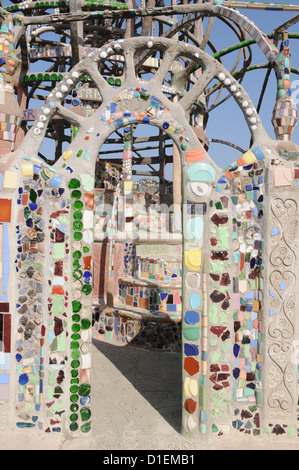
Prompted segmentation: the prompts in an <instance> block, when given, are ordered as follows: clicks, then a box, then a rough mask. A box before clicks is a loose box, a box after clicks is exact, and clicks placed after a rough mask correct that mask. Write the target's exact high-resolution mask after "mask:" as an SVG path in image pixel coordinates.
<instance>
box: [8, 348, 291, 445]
mask: <svg viewBox="0 0 299 470" xmlns="http://www.w3.org/2000/svg"><path fill="white" fill-rule="evenodd" d="M92 353H93V365H92V375H93V376H92V383H93V388H92V390H93V391H92V411H93V415H92V416H93V425H92V426H93V428H92V429H93V430H92V434H89V435H86V436H83V437H78V438H74V437H73V436H71V435H69V436H65V435H54V433H52V434H45V433H41V434H40V435H39V437H38V438H36V434H34V433H32V431H30V430H19V431H18V432H14V433H9V432H8V433H7V432H6V433H5V434H4V433H1V432H0V449H1V450H4V449H7V450H11V449H18V450H25V449H28V450H103V451H104V450H120V451H121V450H123V451H125V450H136V451H137V450H148V451H151V450H152V451H154V450H168V451H171V450H186V451H192V450H194V451H198V450H221V449H224V450H241V449H244V450H245V449H246V450H249V449H252V450H255V449H260V450H266V449H285V450H288V449H289V450H292V449H294V442H293V444H292V443H290V442H289V441H288V440H287V439H284V438H281V437H279V438H275V437H274V438H271V439H268V440H266V439H264V438H262V439H261V438H257V437H255V438H254V437H250V436H243V435H240V436H238V434H237V433H236V434H235V436H234V439H232V437H231V438H230V439H224V438H217V437H216V438H215V439H214V440H213V442H208V441H201V442H200V441H188V440H186V439H185V438H184V437H183V436H182V435H181V434H180V426H181V356H180V354H178V353H165V352H164V353H163V352H157V351H154V352H150V351H144V350H140V349H139V350H138V349H134V348H131V347H126V346H124V347H120V346H115V345H112V344H110V343H104V342H101V341H99V340H97V339H94V340H93V351H92ZM296 448H298V449H299V443H298V446H296Z"/></svg>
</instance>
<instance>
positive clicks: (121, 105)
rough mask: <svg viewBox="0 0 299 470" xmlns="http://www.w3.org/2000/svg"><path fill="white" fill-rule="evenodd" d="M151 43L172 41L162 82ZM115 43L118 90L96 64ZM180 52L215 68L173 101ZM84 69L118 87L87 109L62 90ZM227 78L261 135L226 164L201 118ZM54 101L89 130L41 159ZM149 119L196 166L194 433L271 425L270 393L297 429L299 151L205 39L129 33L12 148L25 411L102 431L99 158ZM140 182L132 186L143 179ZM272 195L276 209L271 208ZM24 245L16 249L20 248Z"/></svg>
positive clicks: (30, 419) (17, 324)
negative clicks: (94, 394)
mask: <svg viewBox="0 0 299 470" xmlns="http://www.w3.org/2000/svg"><path fill="white" fill-rule="evenodd" d="M152 48H155V49H158V50H159V51H161V54H162V55H163V62H162V65H161V67H160V68H159V69H158V70H157V72H156V74H155V75H154V76H153V78H152V79H151V80H150V81H148V82H146V83H144V82H140V81H139V79H138V77H136V75H135V72H134V55H135V54H136V52H140V51H144V50H145V49H152ZM115 54H117V55H122V56H123V58H124V63H125V66H124V71H125V80H124V83H123V85H122V87H121V88H119V89H117V90H116V89H114V88H112V87H111V86H110V85H109V84H108V83H107V82H106V81H105V80H104V79H103V77H102V76H101V75H100V74H99V72H98V68H97V64H98V63H99V62H100V61H105V60H107V59H109V57H110V56H112V55H115ZM180 56H184V57H188V58H189V59H191V60H193V61H194V63H195V64H199V65H200V66H202V68H203V73H202V75H201V77H200V78H199V79H198V81H197V82H196V83H195V84H194V86H193V87H192V88H191V89H190V90H189V91H188V92H187V93H186V94H185V95H184V96H182V97H181V99H180V100H179V101H178V102H177V103H172V102H171V101H169V100H168V99H167V96H166V94H165V93H164V92H163V91H162V90H163V79H164V77H165V75H166V74H167V73H168V71H169V68H170V66H171V64H172V63H173V62H174V61H175V60H176V59H178V58H179V57H180ZM84 74H88V75H89V76H90V77H91V79H92V80H93V81H94V83H95V84H96V86H97V87H98V89H99V91H100V93H101V95H102V97H103V103H102V105H101V107H100V108H99V109H98V110H97V111H96V112H95V113H94V114H93V115H92V116H91V117H90V118H88V119H87V118H83V117H80V116H78V115H75V114H74V113H72V112H70V111H69V110H68V109H67V108H64V107H63V106H62V104H61V102H62V100H63V99H64V98H65V96H66V95H67V94H68V93H69V92H70V90H72V89H73V87H74V86H75V85H76V83H78V81H79V79H80V78H81V77H82V75H84ZM214 78H216V79H217V80H219V81H220V82H221V83H223V85H224V86H225V87H227V88H228V89H229V91H230V92H231V93H232V95H233V96H234V98H235V100H236V103H237V104H238V106H239V107H240V109H241V111H242V113H243V115H244V118H245V119H246V122H247V124H248V127H249V129H250V132H251V135H252V141H253V145H252V148H251V149H250V150H249V151H248V152H246V153H245V154H244V155H243V157H242V158H240V159H238V160H237V161H236V162H233V163H232V165H231V166H230V167H229V168H227V169H226V170H224V171H223V170H220V169H219V168H218V167H217V166H216V165H215V164H214V163H213V161H212V159H211V158H210V156H209V155H208V154H207V152H206V151H205V150H204V149H203V148H202V147H201V145H200V144H199V141H198V139H197V137H196V136H195V134H194V133H193V130H192V128H191V127H190V126H189V124H188V121H187V117H186V114H187V112H188V110H190V108H191V106H192V104H193V102H194V101H195V100H196V99H197V98H198V97H199V96H200V95H201V93H202V92H203V90H204V88H205V86H206V85H207V84H208V83H209V82H210V81H211V80H212V79H214ZM55 114H58V115H59V116H61V117H63V118H64V119H67V120H68V121H69V122H71V123H74V125H76V127H78V133H77V135H76V137H75V139H74V140H73V142H72V143H71V145H70V146H69V148H68V149H67V150H66V151H65V152H64V153H63V155H62V157H61V158H60V160H59V161H57V163H55V164H54V165H53V166H49V165H47V164H46V163H45V162H43V161H42V160H41V159H40V158H38V150H39V148H40V146H41V144H42V141H43V138H44V135H45V130H46V128H47V125H48V122H49V120H50V119H51V118H52V117H53V116H54V115H55ZM134 123H137V124H138V123H149V124H152V125H154V126H157V127H159V128H160V129H163V130H164V131H165V132H166V133H168V135H169V136H170V137H171V138H172V139H173V141H174V142H175V144H176V145H177V147H178V149H179V152H180V158H181V164H182V194H183V200H182V202H183V204H184V210H183V234H184V238H183V313H182V333H183V358H182V362H183V367H182V369H183V403H182V407H183V423H182V426H183V430H184V432H185V433H186V434H187V435H189V436H193V435H196V434H198V433H201V434H205V435H210V433H217V434H218V435H222V434H225V433H228V432H229V431H230V430H231V429H232V428H236V429H238V430H240V431H243V430H246V433H249V432H250V433H252V434H259V433H260V432H261V423H260V413H259V410H260V407H261V406H263V407H264V408H263V411H264V417H265V418H264V422H263V426H264V427H265V428H267V429H270V427H269V426H270V424H271V425H272V423H273V420H276V421H275V422H274V423H275V426H276V429H279V430H280V429H283V425H285V427H288V432H289V433H290V434H291V432H292V429H293V430H294V429H295V426H296V424H295V421H296V410H295V405H296V400H295V399H294V394H295V393H293V394H292V393H290V391H289V390H291V389H292V390H294V389H295V384H296V373H295V366H292V365H291V362H290V353H291V351H292V348H291V346H290V345H291V341H292V340H293V339H295V338H296V327H295V323H294V315H293V311H292V308H293V307H292V305H294V298H295V285H296V282H295V278H294V276H292V274H291V271H293V272H295V271H294V269H291V268H292V267H293V268H294V267H295V266H296V263H297V258H296V253H295V249H294V246H295V241H296V234H297V204H298V202H297V200H296V197H295V196H294V195H293V193H294V189H295V180H294V179H293V172H294V163H293V162H292V160H291V158H289V159H286V160H282V159H279V158H278V153H277V151H276V142H274V141H272V140H271V139H270V138H269V137H268V135H267V133H266V132H265V130H264V128H263V125H262V123H261V121H260V118H259V116H258V115H257V113H256V110H255V109H254V106H253V104H252V102H251V100H250V99H249V97H248V95H247V94H246V92H245V91H244V90H243V88H242V87H241V86H240V85H239V83H238V82H236V81H235V80H234V79H233V77H231V76H230V75H229V73H228V72H227V71H226V70H225V69H224V68H223V66H222V65H221V64H220V63H219V62H217V61H216V60H214V59H212V58H211V57H210V56H208V55H207V54H206V53H204V52H203V51H201V50H200V49H197V48H195V47H193V46H190V45H184V44H180V43H178V42H176V41H174V40H169V39H159V38H158V39H153V38H150V39H149V38H136V39H130V40H127V41H116V42H114V43H110V44H109V45H107V46H105V47H103V48H101V49H100V50H99V51H98V53H95V54H90V56H89V57H87V58H85V59H84V60H83V61H81V62H80V63H79V64H78V65H77V66H76V67H74V69H73V70H72V71H71V72H70V73H69V74H68V75H66V76H65V78H64V79H63V80H62V82H61V83H60V85H59V86H57V87H56V88H55V89H54V90H53V92H52V93H51V94H50V95H49V97H48V98H47V99H46V101H45V104H44V106H43V108H42V110H41V113H40V115H39V118H38V119H37V120H36V121H35V123H34V126H33V127H32V129H31V130H30V131H29V132H28V134H27V135H26V137H25V138H24V140H23V142H22V144H21V145H20V147H19V148H18V150H17V151H16V152H15V153H14V154H11V155H9V156H8V157H7V160H6V165H7V167H6V170H5V171H4V178H3V196H2V197H3V203H4V205H5V208H6V211H5V215H4V216H3V217H4V218H3V220H2V222H3V223H4V232H3V239H4V246H5V248H6V250H7V254H6V256H5V257H4V264H5V273H6V274H5V276H6V277H5V279H6V282H5V286H4V290H3V299H5V301H6V305H7V309H8V312H10V313H15V314H14V315H13V316H12V323H13V331H14V332H15V333H14V337H13V341H14V345H15V350H16V374H14V373H13V374H12V376H13V377H14V378H15V380H16V384H17V386H16V387H17V389H18V390H17V392H15V405H16V411H15V413H16V415H15V418H14V422H16V424H17V426H18V427H20V428H24V427H34V428H37V429H38V428H40V429H44V430H46V431H48V432H51V431H63V430H69V429H70V430H71V431H77V430H78V431H82V432H88V431H90V429H91V411H90V389H91V383H90V382H91V379H90V368H91V353H90V346H91V305H92V251H93V189H94V166H95V160H96V158H97V155H98V152H99V149H100V147H101V145H102V144H103V143H104V142H105V140H106V139H107V137H108V136H109V135H110V134H111V133H113V131H114V130H115V129H117V128H120V127H124V126H128V125H130V124H134ZM273 161H274V163H273ZM127 183H129V182H127ZM125 189H126V191H127V192H130V191H132V187H131V186H130V184H127V186H126V188H125ZM265 204H267V207H269V208H271V211H268V212H267V213H265V214H264V212H263V207H264V206H265ZM290 222H292V223H290ZM263 236H264V237H268V236H269V239H270V248H269V247H268V248H267V250H268V252H269V254H270V258H269V259H270V264H269V266H268V263H264V261H263V257H262V254H263V253H264V251H263V250H264V249H265V246H264V245H263ZM15 247H17V250H15ZM15 251H16V252H17V255H16V259H15V262H14V263H12V262H9V259H8V255H9V256H10V258H12V257H13V254H14V253H15ZM263 263H264V265H263ZM262 267H263V268H264V269H262ZM262 271H264V272H262ZM8 280H9V282H8ZM15 286H16V287H17V288H15ZM267 289H269V295H268V290H267ZM266 292H267V295H266ZM5 308H6V307H5ZM268 310H269V312H270V313H269V317H268V316H267V317H265V312H266V311H268ZM286 319H287V323H283V320H284V322H286ZM281 325H283V327H281ZM233 331H234V333H233ZM263 332H264V333H265V332H266V335H265V336H266V338H265V339H264V342H262V341H263V335H262V333H263ZM286 340H287V341H286ZM266 350H267V351H268V353H266ZM286 358H287V360H286ZM263 362H264V366H266V367H265V368H266V372H265V375H262V373H261V369H262V364H263ZM274 369H275V370H274ZM270 375H271V378H270ZM263 384H265V387H264V389H263V387H262V385H263ZM290 397H291V398H290ZM285 417H287V418H286V419H285ZM284 421H286V423H285V422H284ZM293 421H294V422H293ZM270 431H271V429H270ZM267 432H268V431H267Z"/></svg>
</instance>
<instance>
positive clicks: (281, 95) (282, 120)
mask: <svg viewBox="0 0 299 470" xmlns="http://www.w3.org/2000/svg"><path fill="white" fill-rule="evenodd" d="M290 73H291V61H290V47H289V39H288V33H287V31H283V33H282V41H281V46H280V53H279V55H278V56H277V64H276V78H277V95H276V103H275V107H274V110H273V116H272V124H273V126H274V131H275V135H276V139H277V140H283V141H292V135H293V131H294V129H295V127H296V125H297V122H298V111H297V107H296V104H295V102H294V100H293V98H292V90H291V81H290Z"/></svg>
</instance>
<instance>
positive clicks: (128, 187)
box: [124, 181, 133, 191]
mask: <svg viewBox="0 0 299 470" xmlns="http://www.w3.org/2000/svg"><path fill="white" fill-rule="evenodd" d="M132 189H133V181H124V190H125V191H132Z"/></svg>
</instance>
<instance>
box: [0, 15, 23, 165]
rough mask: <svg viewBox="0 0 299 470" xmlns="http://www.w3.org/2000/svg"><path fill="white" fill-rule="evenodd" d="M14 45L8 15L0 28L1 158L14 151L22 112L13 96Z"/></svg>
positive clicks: (16, 67)
mask: <svg viewBox="0 0 299 470" xmlns="http://www.w3.org/2000/svg"><path fill="white" fill-rule="evenodd" d="M20 63H21V61H20V59H19V58H18V56H17V55H16V51H15V43H14V27H13V20H12V17H11V14H10V13H6V14H5V19H4V21H3V22H2V25H1V28H0V142H1V156H3V155H5V154H6V153H8V152H9V151H11V150H13V149H14V143H15V139H16V134H17V132H18V129H19V127H20V124H21V117H22V112H21V109H20V107H19V105H18V103H17V101H16V99H15V95H14V74H15V73H16V71H17V69H18V67H19V66H20Z"/></svg>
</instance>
